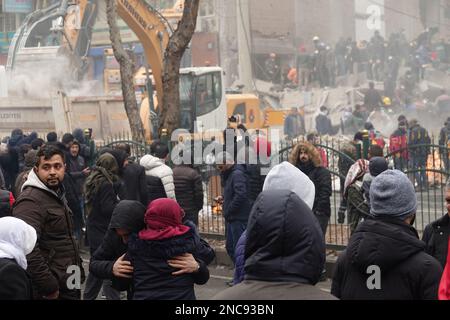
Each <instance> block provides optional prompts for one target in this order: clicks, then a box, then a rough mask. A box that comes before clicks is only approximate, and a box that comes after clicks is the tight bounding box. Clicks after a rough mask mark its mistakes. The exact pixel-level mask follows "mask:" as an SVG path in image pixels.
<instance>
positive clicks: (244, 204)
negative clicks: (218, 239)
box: [216, 152, 251, 262]
mask: <svg viewBox="0 0 450 320" xmlns="http://www.w3.org/2000/svg"><path fill="white" fill-rule="evenodd" d="M216 163H217V168H218V169H219V170H220V172H221V178H222V185H223V187H224V190H223V192H224V193H223V216H224V218H225V222H226V232H225V233H226V250H227V253H228V255H229V256H230V258H231V259H232V260H233V262H234V250H235V248H236V244H237V242H238V240H239V238H240V237H241V234H242V232H244V230H245V228H246V227H247V220H248V216H249V214H250V209H251V203H250V200H249V198H248V179H247V173H246V169H245V167H244V166H243V165H240V164H235V162H234V160H233V156H232V155H231V154H229V153H228V152H221V153H219V154H218V156H217V158H216Z"/></svg>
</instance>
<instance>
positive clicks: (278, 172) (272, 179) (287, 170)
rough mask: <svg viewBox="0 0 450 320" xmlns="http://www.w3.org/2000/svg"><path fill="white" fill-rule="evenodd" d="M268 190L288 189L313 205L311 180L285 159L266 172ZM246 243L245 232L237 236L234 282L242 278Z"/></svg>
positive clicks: (309, 205) (264, 187)
mask: <svg viewBox="0 0 450 320" xmlns="http://www.w3.org/2000/svg"><path fill="white" fill-rule="evenodd" d="M269 190H290V191H293V192H295V193H296V194H297V196H298V197H299V198H300V199H302V200H303V201H304V202H305V203H306V205H307V206H308V207H309V208H310V209H312V208H313V205H314V195H315V188H314V184H313V183H312V181H311V180H310V179H309V178H308V176H306V175H305V174H304V173H303V172H301V171H300V170H299V169H298V168H296V167H295V166H294V165H292V164H291V163H289V162H287V161H285V162H282V163H281V164H279V165H276V166H275V167H273V168H272V169H271V170H270V172H269V173H268V174H267V177H266V180H265V182H264V186H263V191H269ZM246 243H247V232H246V231H244V233H243V234H242V235H241V237H240V238H239V241H238V242H237V244H236V250H235V252H234V255H235V269H234V279H233V282H234V284H237V283H240V282H242V281H243V280H244V275H245V274H244V265H245V257H244V253H245V245H246Z"/></svg>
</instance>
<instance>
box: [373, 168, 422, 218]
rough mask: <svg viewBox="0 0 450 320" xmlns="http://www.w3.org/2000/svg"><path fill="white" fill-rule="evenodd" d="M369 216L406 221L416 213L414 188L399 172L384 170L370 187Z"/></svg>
mask: <svg viewBox="0 0 450 320" xmlns="http://www.w3.org/2000/svg"><path fill="white" fill-rule="evenodd" d="M369 194H370V214H371V215H372V216H373V217H374V218H377V217H392V218H399V219H402V220H404V219H406V218H408V217H409V216H412V215H413V214H415V213H416V209H417V199H416V193H415V191H414V186H413V185H412V183H411V181H409V179H408V177H407V176H406V175H405V174H404V173H403V172H401V171H399V170H386V171H384V172H383V173H381V174H379V175H378V176H377V177H376V178H375V179H373V181H372V184H371V186H370V193H369Z"/></svg>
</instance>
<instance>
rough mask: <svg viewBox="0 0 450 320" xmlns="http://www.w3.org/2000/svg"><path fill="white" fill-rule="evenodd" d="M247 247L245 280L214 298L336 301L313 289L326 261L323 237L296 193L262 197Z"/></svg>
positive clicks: (251, 219) (250, 223)
mask: <svg viewBox="0 0 450 320" xmlns="http://www.w3.org/2000/svg"><path fill="white" fill-rule="evenodd" d="M244 251H245V273H246V274H245V280H244V281H243V282H241V283H240V284H238V285H235V286H233V287H231V288H229V289H227V290H225V291H223V292H221V293H219V294H218V295H217V296H215V297H214V298H213V299H218V300H222V299H224V300H246V299H247V300H248V299H250V300H251V299H255V300H274V299H277V300H293V299H295V300H302V299H334V298H333V297H332V296H331V295H330V294H328V293H325V292H323V291H321V290H320V289H318V288H316V287H314V285H315V284H316V283H317V282H318V281H319V278H320V275H321V273H322V270H323V267H324V264H325V241H324V239H323V235H322V231H321V228H320V225H319V222H318V221H317V219H315V218H314V217H313V214H312V212H311V209H310V208H309V207H308V206H307V205H306V203H305V202H303V201H302V200H301V199H300V198H299V197H298V196H297V195H296V194H295V193H294V192H292V191H289V190H267V191H263V192H262V193H261V194H260V195H259V196H258V198H257V199H256V202H255V204H254V205H253V208H252V212H251V214H250V217H249V219H248V228H247V243H246V245H245V250H244Z"/></svg>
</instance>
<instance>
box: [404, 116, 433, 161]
mask: <svg viewBox="0 0 450 320" xmlns="http://www.w3.org/2000/svg"><path fill="white" fill-rule="evenodd" d="M430 143H431V139H430V136H429V135H428V132H427V130H426V129H425V128H423V127H421V126H420V125H418V124H417V125H415V126H412V127H411V128H410V131H409V139H408V144H409V145H408V146H409V148H410V149H409V152H410V154H411V157H413V159H416V160H417V159H422V160H426V159H427V157H428V155H429V154H430V146H428V147H427V146H422V147H417V148H414V146H415V145H420V144H430Z"/></svg>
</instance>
